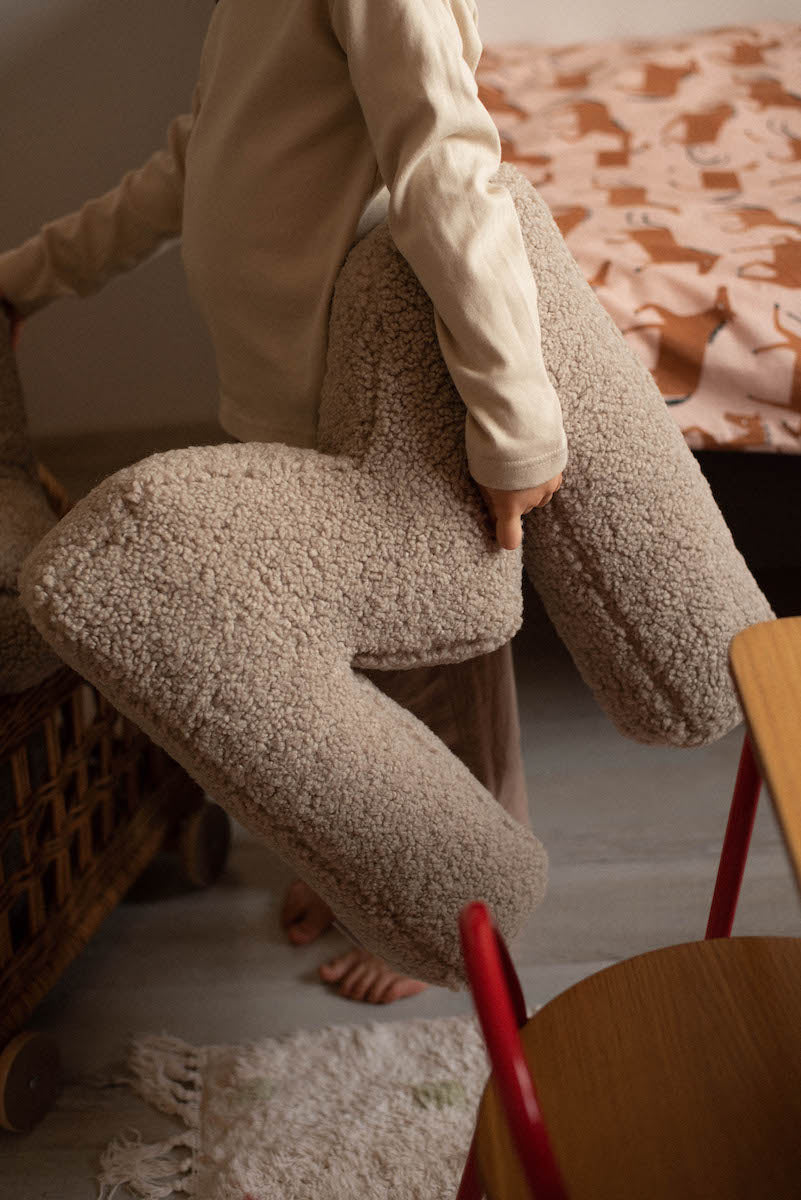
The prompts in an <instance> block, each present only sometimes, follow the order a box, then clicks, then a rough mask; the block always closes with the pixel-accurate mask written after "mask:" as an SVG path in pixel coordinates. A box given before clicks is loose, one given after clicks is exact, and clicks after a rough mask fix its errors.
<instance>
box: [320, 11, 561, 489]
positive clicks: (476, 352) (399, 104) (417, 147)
mask: <svg viewBox="0 0 801 1200" xmlns="http://www.w3.org/2000/svg"><path fill="white" fill-rule="evenodd" d="M329 6H330V14H331V23H332V27H333V30H334V33H335V35H336V38H337V40H338V42H339V44H340V46H341V47H342V49H343V50H344V51H345V54H346V55H347V60H348V67H349V71H350V77H351V81H352V84H353V88H354V91H355V93H356V96H357V98H358V100H359V104H360V106H361V110H362V113H363V116H364V120H365V123H366V125H367V130H368V133H369V135H370V139H371V142H372V144H373V147H374V150H375V154H376V159H377V162H378V167H379V170H380V172H381V176H382V179H383V181H384V183H385V184H386V186H387V188H388V190H389V197H390V198H389V208H388V214H387V224H388V227H389V231H390V233H391V235H392V238H393V241H394V242H395V245H396V246H397V248H398V250H399V251H400V253H401V254H402V255H403V256H404V258H405V259H406V260H407V262H408V263H409V265H410V266H411V268H412V270H413V271H414V273H415V275H416V276H417V278H418V279H419V281H420V283H421V284H422V286H423V288H424V289H425V291H426V293H427V294H428V296H429V297H430V299H431V301H432V305H433V308H434V316H435V325H436V332H437V337H438V339H439V344H440V348H441V350H442V355H443V358H444V360H445V363H446V365H447V367H448V370H449V372H450V375H451V378H452V379H453V382H454V385H455V387H456V389H457V391H458V392H459V395H460V396H461V398H462V400H463V401H464V403H465V406H466V408H467V413H466V417H465V445H466V451H467V460H468V466H469V469H470V473H471V475H472V476H473V478H474V479H475V480H476V481H477V482H478V483H481V484H484V485H485V486H486V487H497V488H510V489H522V488H529V487H536V486H537V485H538V484H540V483H544V482H545V481H546V480H548V479H551V478H552V477H553V476H554V475H557V474H558V473H559V472H560V471H561V470H562V469H563V468H564V466H565V464H566V462H567V441H566V437H565V432H564V427H563V424H562V411H561V405H560V403H559V398H558V396H557V394H556V392H555V390H554V387H553V385H552V383H551V381H550V379H549V377H548V374H547V372H546V369H545V364H544V361H543V357H542V350H541V334H540V324H539V314H538V308H537V286H536V281H535V279H534V276H533V274H532V271H531V266H530V264H529V262H528V258H527V256H526V250H525V246H524V243H523V235H522V231H521V229H520V223H519V220H518V217H517V211H516V209H515V206H514V202H513V200H512V198H511V196H510V194H509V192H508V190H507V189H506V188H505V187H503V186H502V185H500V184H498V183H491V182H490V177H491V176H492V175H493V174H494V173H495V172H496V171H497V169H498V167H499V165H500V162H501V145H500V137H499V135H498V131H497V129H496V127H495V124H494V123H493V120H492V118H491V117H490V115H489V113H488V112H487V110H486V108H485V107H484V105H483V104H482V103H481V101H480V100H479V98H478V88H477V84H476V80H475V76H474V74H473V71H472V70H471V68H470V65H469V64H468V62H467V60H466V58H465V56H464V43H463V37H462V31H463V30H464V29H466V28H467V22H470V23H471V25H472V30H471V37H474V38H475V39H476V40H477V33H476V32H475V6H474V5H472V4H470V3H469V0H452V3H451V0H329ZM478 45H479V47H480V43H478ZM479 53H480V50H479ZM477 57H478V56H477V55H476V61H477Z"/></svg>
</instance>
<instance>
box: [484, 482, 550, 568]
mask: <svg viewBox="0 0 801 1200" xmlns="http://www.w3.org/2000/svg"><path fill="white" fill-rule="evenodd" d="M474 482H475V483H476V486H477V487H478V489H479V491H480V492H481V495H482V496H483V497H484V500H485V502H486V505H487V508H488V509H489V512H490V516H491V517H492V519H493V521H494V522H495V537H496V538H497V539H498V545H499V546H501V547H502V548H503V549H504V550H516V549H517V547H518V546H519V545H520V543H521V542H522V540H523V530H522V528H521V524H520V518H521V516H522V515H523V514H524V513H527V512H531V510H532V508H543V507H544V506H545V505H546V504H547V503H548V501H549V500H550V498H551V496H552V495H553V494H554V492H558V491H559V488H560V487H561V486H562V472H561V471H560V472H559V474H558V475H554V477H553V479H549V480H548V481H547V482H546V483H541V484H539V485H538V486H537V487H534V488H524V489H523V490H522V491H520V492H512V491H507V490H506V489H504V488H488V487H484V485H483V484H481V483H478V481H477V480H474Z"/></svg>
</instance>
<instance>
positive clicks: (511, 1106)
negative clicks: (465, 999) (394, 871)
mask: <svg viewBox="0 0 801 1200" xmlns="http://www.w3.org/2000/svg"><path fill="white" fill-rule="evenodd" d="M459 932H460V937H461V943H462V954H463V956H464V963H465V969H466V972H467V977H468V981H469V984H470V991H471V992H472V996H473V1003H474V1005H475V1009H476V1012H477V1014H478V1020H479V1024H480V1026H481V1032H482V1034H483V1035H484V1042H485V1044H486V1048H487V1053H488V1055H489V1059H490V1063H491V1065H492V1073H493V1075H494V1076H495V1079H496V1082H497V1088H498V1096H499V1100H500V1104H501V1107H502V1110H503V1115H504V1118H505V1120H506V1122H507V1125H508V1128H509V1133H510V1136H511V1139H512V1145H513V1146H514V1147H515V1150H516V1151H517V1157H518V1159H519V1161H520V1166H521V1168H522V1171H523V1175H524V1178H525V1179H526V1180H527V1182H528V1185H529V1189H530V1191H531V1194H532V1196H534V1195H536V1196H537V1200H567V1193H566V1191H565V1187H564V1184H563V1181H562V1176H561V1172H560V1170H559V1166H558V1164H557V1162H556V1158H555V1156H554V1153H553V1149H552V1147H551V1143H550V1139H549V1137H548V1132H547V1130H546V1128H545V1122H544V1121H543V1118H542V1113H541V1110H540V1106H539V1101H538V1099H537V1093H536V1088H535V1085H534V1080H533V1079H532V1077H531V1072H530V1070H529V1067H528V1063H527V1062H526V1058H525V1055H524V1054H523V1048H522V1045H521V1042H520V1034H519V1028H520V1025H519V1024H518V1021H517V1015H518V1013H519V1011H520V1010H521V1009H522V1013H523V1018H524V1019H525V1004H524V1003H523V993H522V989H521V988H520V982H519V979H518V978H517V975H516V972H515V970H514V967H513V965H512V961H511V958H510V957H509V954H508V950H507V949H506V947H505V943H504V939H503V937H502V936H501V933H500V931H499V930H498V929H497V928H496V926H495V923H494V921H493V920H492V917H491V916H490V912H489V909H488V908H487V906H486V905H485V904H484V903H482V902H481V901H479V900H476V901H473V902H472V903H470V904H466V905H465V906H464V908H463V909H462V911H461V914H460V917H459ZM514 981H516V987H514V986H513V989H511V990H510V983H511V984H514ZM474 1141H475V1138H474Z"/></svg>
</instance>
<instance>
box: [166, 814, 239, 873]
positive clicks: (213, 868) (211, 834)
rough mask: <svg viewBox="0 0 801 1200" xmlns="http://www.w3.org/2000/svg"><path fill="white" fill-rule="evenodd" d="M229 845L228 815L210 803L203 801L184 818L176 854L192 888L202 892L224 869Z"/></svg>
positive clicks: (229, 828) (229, 827)
mask: <svg viewBox="0 0 801 1200" xmlns="http://www.w3.org/2000/svg"><path fill="white" fill-rule="evenodd" d="M230 845H231V822H230V821H229V820H228V814H227V813H226V812H225V810H224V809H222V808H220V806H219V804H215V803H214V801H213V800H206V801H204V803H203V804H201V805H200V807H199V808H196V809H194V811H193V812H191V813H190V814H189V816H188V817H185V818H184V820H183V822H182V824H181V829H180V832H179V834H178V853H179V855H180V856H181V866H182V868H183V873H184V877H185V878H186V880H187V882H188V883H191V884H192V885H193V886H194V887H200V888H205V887H208V886H209V885H210V884H212V883H214V880H215V879H216V878H217V876H218V875H219V874H220V872H221V871H222V869H223V867H224V866H225V860H226V858H227V857H228V850H229V847H230Z"/></svg>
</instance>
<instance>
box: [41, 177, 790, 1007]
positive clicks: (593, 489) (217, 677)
mask: <svg viewBox="0 0 801 1200" xmlns="http://www.w3.org/2000/svg"><path fill="white" fill-rule="evenodd" d="M496 179H497V180H499V181H500V182H501V183H503V184H505V185H506V186H507V187H509V190H510V192H511V194H512V196H513V199H514V202H515V205H516V207H517V211H518V214H519V216H520V218H521V228H522V229H523V231H524V237H525V240H526V246H527V249H528V252H529V257H530V262H531V266H532V270H533V272H534V274H535V277H536V279H537V282H538V284H539V285H540V299H541V323H542V339H543V352H544V355H545V361H546V366H547V368H548V370H549V373H551V374H552V378H553V381H554V384H555V385H556V387H557V389H558V391H559V394H560V399H561V400H562V404H563V410H564V413H565V427H566V430H567V435H568V442H569V444H570V446H571V462H570V464H569V466H568V469H567V471H566V474H565V484H564V486H563V488H562V489H561V490H560V492H559V493H557V495H556V497H555V498H554V500H553V501H552V502H551V504H550V505H548V506H547V508H546V509H543V510H537V511H535V512H533V513H531V514H530V515H529V516H528V517H527V518H526V528H525V547H526V553H527V554H528V553H530V555H531V557H530V558H527V561H526V566H527V570H528V571H529V573H530V575H531V577H532V579H533V582H534V583H535V586H537V587H538V588H539V589H540V592H541V594H542V596H543V600H544V602H545V604H546V607H547V609H548V611H549V613H550V615H551V618H552V619H553V620H554V623H555V625H556V628H557V630H558V632H559V633H560V635H561V636H562V637H563V638H564V640H565V642H566V645H567V646H568V649H569V650H570V652H571V653H572V654H573V656H574V659H575V660H576V662H577V664H578V665H579V669H581V670H582V673H583V674H584V677H585V678H586V679H587V681H588V683H589V684H590V686H591V687H592V689H593V692H594V694H595V696H596V699H597V700H598V702H599V703H600V704H601V706H602V707H604V708H605V710H606V711H607V712H608V713H609V715H610V717H611V719H612V720H614V721H616V722H617V723H618V725H619V726H620V727H621V728H622V729H623V731H624V732H625V733H627V734H629V735H630V736H634V737H638V738H640V740H643V741H654V742H661V743H665V742H672V743H673V744H677V745H691V744H700V743H701V742H703V741H705V740H706V741H709V740H713V739H714V738H717V737H720V736H722V735H723V734H724V733H726V732H728V730H729V729H731V728H732V727H733V726H734V725H736V724H737V723H738V722H739V721H740V720H742V714H741V712H740V710H739V707H738V705H737V701H736V697H735V695H734V691H733V687H732V684H731V680H730V679H729V677H728V673H727V671H726V670H725V667H726V653H727V649H728V641H729V640H730V637H731V636H733V634H734V633H736V632H737V631H738V630H739V629H741V628H743V627H744V626H745V625H748V624H751V623H753V622H755V621H758V620H765V619H768V618H769V617H770V615H771V612H770V609H769V607H768V606H767V602H766V601H765V599H764V597H763V596H762V593H761V592H760V591H759V589H758V588H757V586H756V584H755V583H754V581H753V579H752V577H751V576H750V574H749V572H748V570H747V568H746V567H745V564H744V562H743V560H742V558H741V556H740V555H739V554H738V553H737V551H736V550H735V548H734V546H733V543H732V541H731V538H730V536H729V535H728V531H727V530H726V527H725V525H724V524H723V521H722V517H721V515H720V512H719V510H718V509H717V507H716V506H715V504H714V501H712V499H711V494H710V493H709V490H708V488H707V486H706V484H705V482H704V480H703V477H701V476H700V472H699V471H698V469H697V467H696V464H695V462H694V460H693V458H692V455H691V454H690V452H689V450H688V449H687V447H686V446H685V444H684V442H683V439H682V437H681V434H680V432H679V430H678V429H676V427H675V424H674V423H673V421H672V418H671V417H670V414H669V413H667V411H666V409H665V406H664V404H663V402H662V400H661V397H659V394H658V392H657V390H656V388H655V385H654V384H653V381H652V380H651V378H650V375H649V374H648V372H647V371H646V370H645V368H644V367H643V368H642V370H638V369H637V366H636V361H635V360H634V356H633V354H632V352H631V351H630V349H629V347H627V346H626V344H625V342H624V340H623V338H622V336H621V335H620V334H619V333H618V331H617V329H616V328H615V327H614V325H613V324H612V322H611V320H610V319H609V318H608V317H607V316H606V314H605V312H604V311H603V309H602V308H601V306H600V305H599V303H598V302H597V300H596V299H595V296H594V294H593V293H592V290H591V289H590V288H589V287H588V286H587V285H586V284H585V283H584V280H583V278H582V277H581V274H580V272H579V270H578V267H577V265H576V263H575V261H574V260H573V259H572V256H571V255H570V254H569V252H568V251H567V248H566V246H565V244H564V241H563V239H562V238H561V235H560V233H559V230H558V228H557V226H556V224H555V222H554V221H553V219H552V217H551V215H550V212H549V211H548V209H547V206H546V205H545V204H544V202H543V201H542V199H541V198H540V197H539V196H538V194H537V193H536V191H535V190H534V188H532V187H531V185H530V184H529V183H528V181H527V180H526V179H525V178H524V177H523V176H522V175H521V174H520V173H519V172H518V171H517V170H516V168H513V167H511V166H510V165H509V164H502V165H501V167H500V169H499V172H498V174H497V176H496ZM588 339H598V341H599V345H597V346H596V345H594V344H590V345H588ZM596 371H597V376H596ZM596 378H597V383H596ZM464 420H465V409H464V404H463V402H462V400H461V398H460V397H459V395H458V393H457V392H456V391H455V389H454V387H453V383H452V380H451V378H450V375H449V373H448V371H447V368H446V366H445V363H444V361H443V359H442V356H441V353H440V350H439V344H438V341H437V338H436V331H435V326H434V319H433V309H432V306H431V302H430V300H429V298H428V296H427V295H426V293H425V291H424V290H423V288H422V287H421V285H420V284H419V282H418V280H417V278H416V277H415V275H414V273H413V272H412V271H411V269H410V267H409V266H408V264H407V262H406V260H405V259H404V258H403V257H402V255H400V254H399V252H398V250H397V248H396V247H395V245H394V243H393V242H392V239H391V237H390V235H389V232H388V230H387V227H386V225H385V224H382V225H380V226H378V227H377V228H376V229H374V230H373V231H372V232H371V233H370V234H369V235H368V236H367V237H366V238H364V239H363V240H362V241H361V242H359V243H358V244H357V245H356V246H355V247H354V248H353V249H352V250H351V252H350V254H349V255H348V258H347V260H346V262H345V263H344V265H343V267H342V270H341V272H340V275H339V277H338V280H337V285H336V290H335V294H334V299H333V303H332V308H331V317H330V339H329V352H328V362H327V373H326V378H325V381H324V386H323V394H322V399H321V410H320V428H319V449H318V450H307V449H299V448H294V447H290V446H285V445H283V444H266V443H258V442H252V443H244V444H233V445H221V446H192V447H189V448H187V449H182V450H175V451H170V452H168V453H162V454H154V455H151V456H150V457H148V458H145V459H143V460H142V461H140V462H138V463H136V464H134V465H133V466H131V467H127V468H125V469H124V470H122V471H118V472H116V473H115V474H114V475H112V476H110V477H109V478H108V479H106V480H104V481H103V482H102V483H101V484H100V485H99V486H97V487H96V488H95V489H94V490H93V491H92V492H90V493H89V495H87V496H86V497H84V498H83V499H82V500H81V501H79V502H78V503H77V504H76V505H75V507H74V508H73V509H72V510H71V511H70V512H69V513H68V514H67V515H66V516H65V517H64V518H63V519H62V520H61V521H60V522H59V524H58V525H57V526H56V527H55V528H54V529H52V530H51V531H50V532H48V533H47V534H46V535H45V536H44V537H43V539H42V540H41V542H40V543H39V544H38V545H37V546H36V548H35V549H34V550H33V551H32V553H31V554H30V555H29V556H28V558H27V559H26V560H25V562H24V564H23V567H22V569H21V572H20V596H21V600H22V603H23V605H24V606H25V608H26V610H27V612H28V614H29V616H30V618H31V620H32V621H33V623H34V625H35V626H36V628H37V629H38V630H39V632H40V633H41V635H42V637H43V638H45V640H46V641H47V642H49V643H50V644H51V645H52V646H53V647H54V648H55V649H56V650H57V652H58V653H59V654H60V655H61V656H62V657H63V658H64V660H65V661H66V662H68V663H69V664H70V665H72V666H73V667H74V668H75V669H76V670H78V671H80V672H81V673H82V674H83V675H84V676H85V677H86V678H87V679H89V680H90V681H91V682H93V683H94V684H95V685H96V686H97V687H98V688H99V689H100V690H101V691H102V692H103V693H104V694H105V695H107V696H108V698H109V699H110V700H111V701H112V702H113V703H114V704H115V705H116V706H117V707H118V708H119V709H120V710H121V711H122V712H124V713H125V714H126V715H128V716H129V717H130V718H131V719H132V720H134V721H136V722H137V723H138V724H139V725H140V726H141V727H142V728H143V729H144V730H145V732H147V733H148V734H149V736H150V737H151V738H153V740H154V741H156V742H157V743H159V744H160V745H162V746H164V748H165V749H166V750H167V751H168V752H169V753H170V754H171V755H172V756H173V757H174V758H175V759H176V760H177V761H178V762H180V763H181V764H182V765H183V766H184V767H185V768H186V769H187V770H188V771H189V773H190V774H191V775H192V776H193V777H194V778H195V779H197V781H198V782H199V783H200V784H201V786H202V787H204V789H205V790H206V791H207V792H208V793H209V794H210V795H211V796H212V797H213V798H214V799H215V800H217V801H218V803H220V804H222V805H223V806H224V807H226V808H227V809H228V811H229V812H230V813H232V815H234V816H235V817H236V818H237V819H239V820H240V821H241V822H242V823H243V824H244V825H246V826H247V827H248V828H250V829H251V830H253V831H254V832H255V833H256V834H258V835H259V836H260V837H261V838H262V839H263V840H264V841H265V842H266V843H267V844H268V845H269V846H270V847H271V848H272V849H274V850H275V851H276V852H277V853H278V854H279V855H280V856H281V857H282V858H283V859H284V860H285V861H286V862H287V863H288V864H290V865H291V867H292V868H293V869H294V870H296V871H297V872H298V873H299V874H300V875H301V876H302V877H303V878H305V879H306V880H307V881H308V882H309V883H310V884H311V885H312V886H313V887H314V888H315V889H316V890H317V891H319V892H320V894H321V895H322V896H323V898H324V899H325V900H326V901H327V902H328V903H329V904H330V905H331V907H332V908H333V910H334V912H335V913H336V914H337V916H338V917H339V918H340V919H341V921H342V922H344V924H345V925H346V926H347V927H348V928H349V929H350V930H351V931H352V932H353V933H354V934H355V936H356V937H357V938H358V939H359V940H360V941H362V942H363V944H364V945H365V946H366V947H367V948H368V949H370V950H371V951H373V952H374V953H377V954H380V955H382V956H383V957H385V958H386V959H388V960H389V961H390V962H391V963H392V964H393V965H394V966H395V967H396V968H398V969H399V970H401V971H403V972H405V973H407V974H410V975H413V976H415V977H417V978H422V979H425V980H428V981H429V982H431V983H436V984H440V985H443V986H445V987H449V988H453V989H458V988H462V987H465V986H466V979H465V975H464V969H463V965H462V960H461V951H460V945H459V935H458V915H459V912H460V910H461V908H462V907H463V905H464V904H466V903H467V902H468V901H470V900H473V899H481V900H483V901H484V902H485V903H487V904H488V905H489V906H490V908H491V911H492V912H493V915H494V917H495V919H496V921H497V923H498V926H499V928H500V929H501V932H502V933H503V934H504V936H505V937H506V938H507V939H508V940H512V939H513V938H514V937H515V936H516V935H517V934H518V933H519V932H520V930H521V929H522V927H523V925H524V924H525V922H526V920H527V919H528V917H529V916H530V914H531V913H532V912H533V910H534V909H535V908H536V906H537V904H538V903H539V901H540V900H541V898H542V896H543V894H544V889H545V882H546V869H547V858H546V854H545V851H544V848H543V847H542V845H541V843H540V842H539V841H538V840H537V838H536V837H534V836H533V835H532V834H531V833H530V832H529V831H528V830H526V829H524V828H522V827H521V826H520V825H519V824H518V823H517V822H516V821H514V820H513V819H512V818H511V817H510V816H509V815H508V814H507V813H506V812H505V811H504V810H503V809H502V808H501V807H500V805H499V804H498V803H497V802H496V801H495V799H494V798H493V797H492V795H491V794H490V793H489V792H488V791H487V790H486V789H485V788H484V787H483V786H482V785H481V784H480V783H479V782H478V780H476V779H475V777H474V776H473V775H472V774H471V773H470V771H468V770H467V768H466V767H465V766H464V764H463V763H462V762H461V761H460V760H459V759H457V758H456V756H455V755H453V754H452V753H451V751H450V750H448V748H447V747H446V746H445V745H444V743H443V742H442V741H441V740H440V739H439V738H438V737H436V735H435V734H433V733H432V732H431V730H429V729H428V727H427V726H426V725H425V724H424V723H423V722H421V721H419V720H418V719H417V718H416V717H414V716H413V715H412V714H411V713H409V712H408V711H407V710H405V709H404V708H402V707H401V706H400V705H398V704H396V703H395V702H394V701H393V700H391V699H390V698H389V697H387V696H385V695H384V694H383V693H382V692H380V691H379V690H378V689H377V688H376V687H375V686H374V685H373V684H372V682H371V681H370V680H369V679H368V678H367V677H366V676H365V675H363V674H362V673H360V671H359V670H358V668H364V667H375V668H387V669H389V668H403V667H411V666H416V665H420V664H425V663H445V662H459V661H462V660H464V659H466V658H470V657H473V656H475V655H477V654H481V653H484V652H485V651H489V650H493V649H495V648H497V647H499V646H501V645H503V644H504V643H505V642H506V641H508V640H509V639H510V638H511V637H512V636H513V635H514V634H515V633H516V631H517V630H518V629H519V627H520V623H521V620H522V589H521V570H522V565H523V554H522V553H521V551H517V552H508V551H501V550H499V549H498V547H497V545H496V543H495V541H494V538H493V537H492V535H491V532H490V529H489V526H488V523H487V521H486V519H485V515H484V509H483V501H482V499H481V496H480V494H479V492H478V489H477V488H476V486H475V483H474V482H473V480H472V479H471V477H470V475H469V472H468V469H467V463H466V459H465V452H464ZM610 472H611V474H610ZM615 472H617V475H616V474H615ZM663 482H664V486H665V489H666V490H669V491H670V502H669V503H667V501H665V500H664V499H663V498H662V496H661V492H660V489H661V487H662V485H663ZM696 507H697V508H698V510H699V511H700V513H701V517H700V518H699V515H698V512H697V511H695V508H696ZM529 543H530V544H531V549H530V551H529ZM638 552H640V553H641V555H642V557H641V558H638V557H637V555H638ZM652 571H656V572H657V582H656V584H654V585H652V584H651V583H650V572H652ZM646 576H647V577H648V578H647V579H646ZM722 581H724V582H725V583H726V585H727V587H728V589H729V590H728V591H726V590H725V589H723V588H722V587H721V582H722ZM663 593H666V594H667V595H668V597H669V599H668V601H667V602H664V601H662V600H660V599H659V596H660V595H662V594H663ZM680 599H683V601H684V604H683V606H682V605H681V604H679V600H680ZM655 625H657V626H659V628H658V630H655V629H654V626H655ZM688 647H689V649H688Z"/></svg>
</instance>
